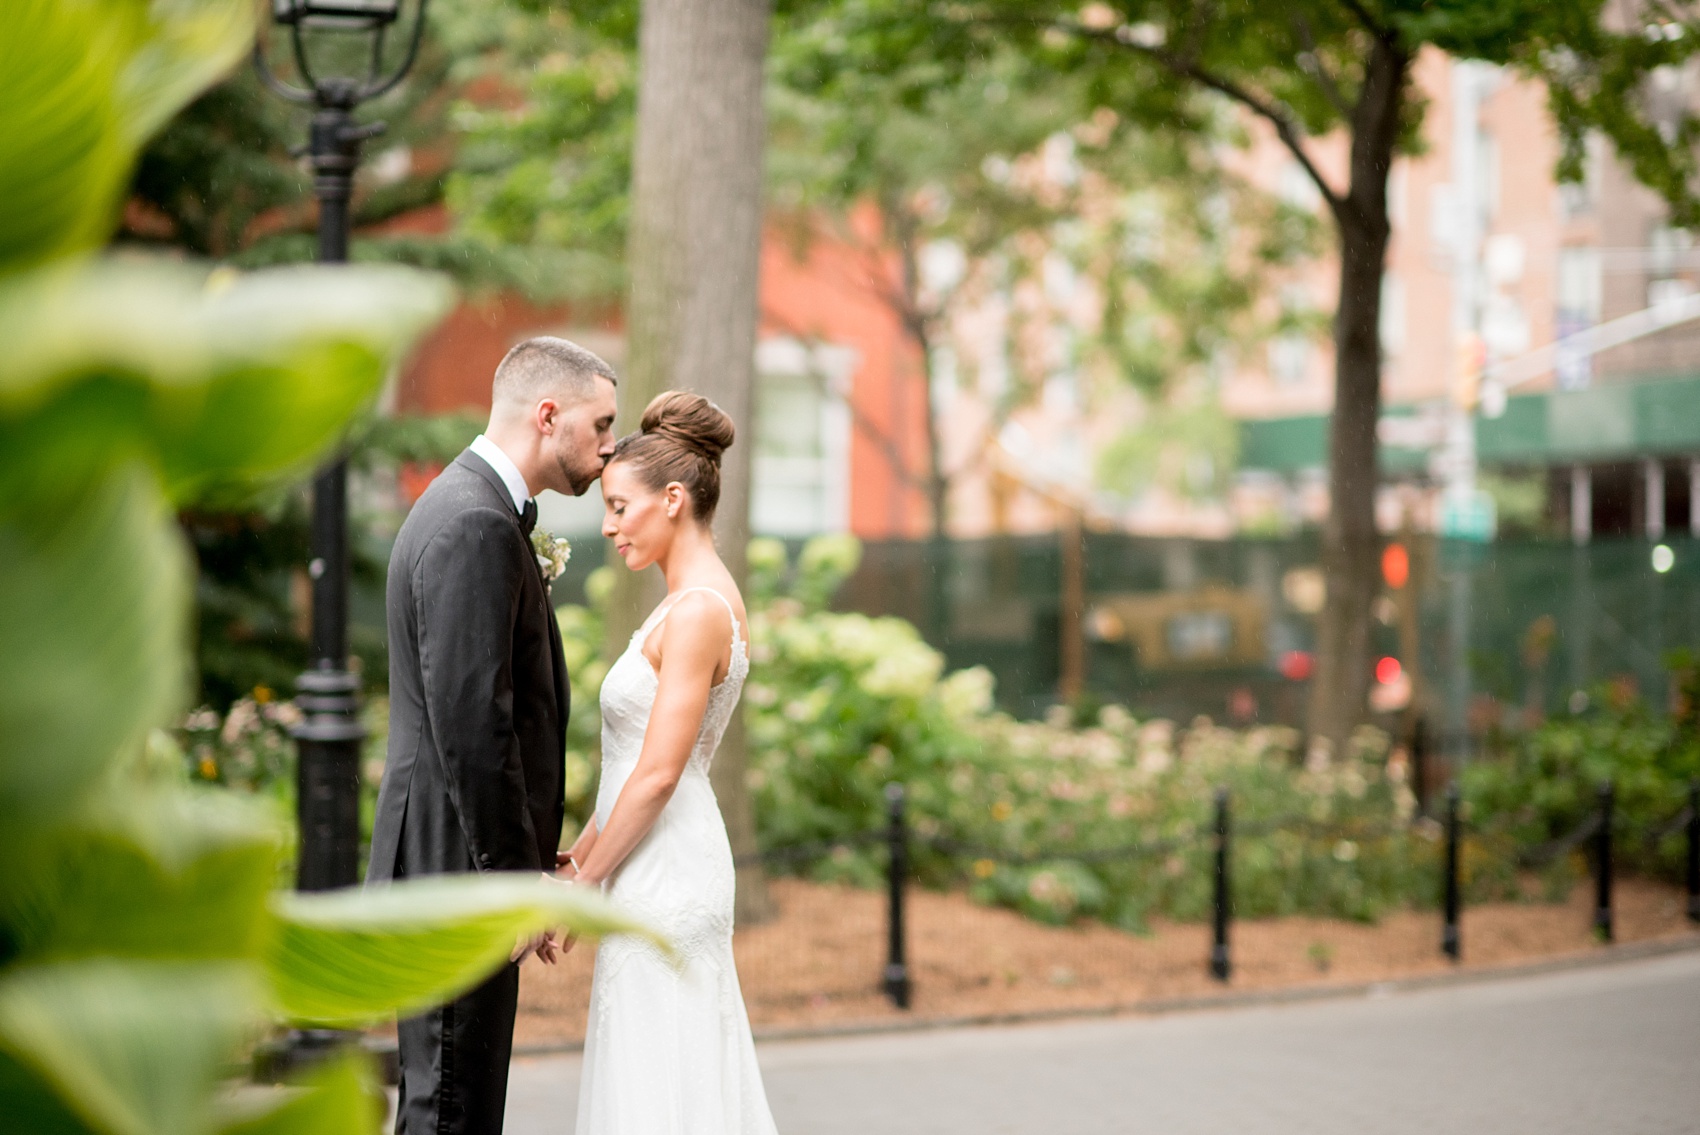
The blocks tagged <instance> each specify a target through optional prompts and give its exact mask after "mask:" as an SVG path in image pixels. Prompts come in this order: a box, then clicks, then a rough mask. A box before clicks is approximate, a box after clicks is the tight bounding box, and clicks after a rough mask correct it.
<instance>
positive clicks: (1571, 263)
mask: <svg viewBox="0 0 1700 1135" xmlns="http://www.w3.org/2000/svg"><path fill="white" fill-rule="evenodd" d="M1600 305H1601V300H1600V252H1599V249H1597V248H1561V249H1559V250H1558V311H1557V313H1556V320H1555V322H1556V324H1557V326H1556V328H1555V330H1556V331H1557V339H1558V347H1557V357H1556V358H1555V359H1554V360H1553V370H1554V372H1555V373H1556V376H1557V380H1558V388H1559V389H1560V390H1581V389H1583V388H1584V387H1586V386H1588V385H1589V384H1590V383H1591V382H1592V381H1593V378H1594V362H1593V359H1592V357H1591V356H1588V355H1584V354H1582V353H1580V352H1579V351H1577V350H1575V349H1573V348H1570V347H1567V346H1566V343H1565V340H1567V339H1568V338H1569V337H1570V336H1572V335H1575V334H1576V333H1578V332H1580V331H1586V330H1587V329H1588V328H1590V327H1592V326H1593V325H1594V324H1596V323H1598V322H1599V321H1600Z"/></svg>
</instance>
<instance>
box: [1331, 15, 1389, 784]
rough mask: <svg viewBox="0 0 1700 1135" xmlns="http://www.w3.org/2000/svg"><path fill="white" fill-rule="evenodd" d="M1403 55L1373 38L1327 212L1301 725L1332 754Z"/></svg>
mask: <svg viewBox="0 0 1700 1135" xmlns="http://www.w3.org/2000/svg"><path fill="white" fill-rule="evenodd" d="M1410 62H1411V60H1410V56H1409V55H1407V54H1405V53H1404V52H1403V51H1401V50H1400V49H1399V48H1397V47H1396V46H1394V45H1391V44H1389V43H1387V42H1385V41H1382V40H1376V41H1375V42H1374V43H1373V46H1372V47H1371V50H1370V57H1369V60H1368V62H1367V63H1366V64H1365V68H1364V84H1363V89H1362V91H1361V93H1360V96H1359V98H1358V104H1357V106H1356V107H1354V108H1353V114H1352V154H1351V178H1352V180H1351V187H1350V189H1349V190H1348V192H1347V194H1346V197H1345V199H1344V200H1343V201H1342V202H1341V204H1340V207H1339V208H1338V209H1336V211H1335V220H1336V225H1337V227H1338V230H1339V234H1340V300H1339V308H1338V310H1337V311H1336V313H1335V316H1334V351H1335V364H1334V365H1335V371H1334V414H1333V417H1332V419H1331V420H1330V422H1329V433H1328V473H1329V497H1330V501H1329V510H1328V521H1327V524H1326V525H1324V527H1323V537H1322V568H1323V572H1324V575H1325V578H1326V579H1327V581H1328V597H1327V602H1326V604H1325V605H1324V607H1323V610H1322V618H1321V621H1320V623H1319V625H1318V627H1317V665H1316V673H1315V677H1314V679H1313V682H1312V686H1311V701H1310V731H1311V735H1312V737H1314V738H1321V739H1325V740H1327V741H1328V742H1329V743H1330V744H1331V745H1332V747H1333V750H1334V752H1336V753H1340V752H1342V751H1343V749H1344V745H1345V743H1346V741H1347V739H1348V738H1350V736H1351V734H1352V730H1353V729H1354V728H1355V727H1356V726H1357V725H1358V724H1359V723H1360V722H1361V721H1362V720H1363V719H1364V716H1365V713H1366V711H1367V708H1368V707H1367V700H1368V697H1369V684H1370V645H1371V643H1370V610H1371V607H1372V605H1373V603H1374V601H1375V593H1376V586H1377V585H1376V579H1377V572H1378V568H1379V563H1380V538H1379V536H1378V534H1377V532H1376V526H1375V496H1376V488H1377V485H1378V482H1379V473H1378V470H1377V465H1376V448H1377V447H1376V435H1375V430H1376V422H1377V421H1378V419H1379V418H1380V416H1381V342H1380V325H1381V277H1382V273H1383V271H1384V270H1385V266H1386V260H1387V242H1388V237H1389V235H1390V226H1389V224H1388V220H1387V178H1388V174H1389V172H1390V171H1391V169H1392V165H1393V151H1394V147H1395V145H1396V144H1397V142H1398V139H1399V121H1400V118H1401V111H1402V109H1403V104H1404V99H1405V92H1406V80H1407V77H1408V73H1409V69H1410Z"/></svg>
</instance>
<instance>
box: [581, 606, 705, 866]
mask: <svg viewBox="0 0 1700 1135" xmlns="http://www.w3.org/2000/svg"><path fill="white" fill-rule="evenodd" d="M730 641H732V622H731V618H730V616H728V615H727V613H726V609H725V608H724V607H723V606H721V605H720V604H718V603H715V602H714V601H713V600H711V599H709V598H708V597H706V596H694V597H687V598H686V599H683V600H680V601H679V602H678V603H677V604H675V605H674V607H673V609H672V610H671V611H670V612H668V614H667V621H666V622H665V623H663V624H662V638H661V640H660V642H659V643H658V647H659V649H660V652H661V673H660V678H659V681H658V683H657V688H656V692H655V705H654V707H653V708H652V709H651V710H650V712H649V728H648V729H647V730H645V732H644V735H643V749H642V751H641V752H640V753H639V754H638V759H637V767H636V768H634V769H632V774H631V776H630V777H628V778H627V780H626V783H625V785H624V787H622V788H621V789H620V796H619V798H618V799H617V800H615V801H614V807H613V810H612V811H610V812H609V814H608V823H607V825H606V826H604V827H603V829H602V830H601V831H600V832H599V833H597V835H596V838H595V843H594V844H593V846H592V847H591V849H590V854H589V855H588V856H587V857H586V858H584V859H580V860H579V873H578V878H579V881H580V882H583V883H588V884H590V885H592V886H596V885H600V884H601V883H602V882H603V880H605V879H607V878H608V877H609V876H610V875H612V874H613V873H614V871H615V870H616V869H617V868H618V867H619V866H620V864H621V863H623V862H625V859H626V856H627V855H630V854H631V851H632V848H634V847H636V846H637V845H638V844H639V843H640V842H641V841H642V840H643V837H644V836H646V835H648V834H649V829H650V828H651V827H653V826H654V824H655V819H656V817H657V816H659V815H661V810H662V809H663V808H665V807H666V806H667V801H668V800H670V799H672V796H673V790H674V789H675V788H677V787H678V785H679V777H681V776H683V775H684V772H685V765H686V764H687V763H688V762H689V761H690V759H691V747H692V746H693V745H695V744H696V739H697V731H698V730H699V729H700V728H701V727H702V715H703V713H704V712H705V711H706V710H707V709H708V691H709V687H710V686H712V685H713V683H714V671H715V670H716V669H717V668H718V667H719V665H720V657H721V655H722V654H724V653H725V650H726V644H727V643H728V642H730Z"/></svg>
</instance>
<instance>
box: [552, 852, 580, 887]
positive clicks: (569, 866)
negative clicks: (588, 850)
mask: <svg viewBox="0 0 1700 1135" xmlns="http://www.w3.org/2000/svg"><path fill="white" fill-rule="evenodd" d="M577 877H578V864H577V863H575V862H574V861H573V853H572V852H570V851H557V852H556V853H555V878H557V879H565V880H566V881H567V882H569V883H570V882H572V880H573V879H575V878H577Z"/></svg>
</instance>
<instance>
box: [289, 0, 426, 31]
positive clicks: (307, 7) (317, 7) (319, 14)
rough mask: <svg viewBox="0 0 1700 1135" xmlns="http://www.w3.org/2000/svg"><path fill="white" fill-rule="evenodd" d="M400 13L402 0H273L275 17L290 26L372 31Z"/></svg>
mask: <svg viewBox="0 0 1700 1135" xmlns="http://www.w3.org/2000/svg"><path fill="white" fill-rule="evenodd" d="M400 15H401V0H272V19H273V20H275V21H276V22H278V23H279V24H287V25H289V26H291V27H309V28H331V29H335V30H338V31H372V30H375V29H377V28H381V27H384V26H386V25H388V24H393V23H395V22H396V19H397V18H398V17H399V16H400Z"/></svg>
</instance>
